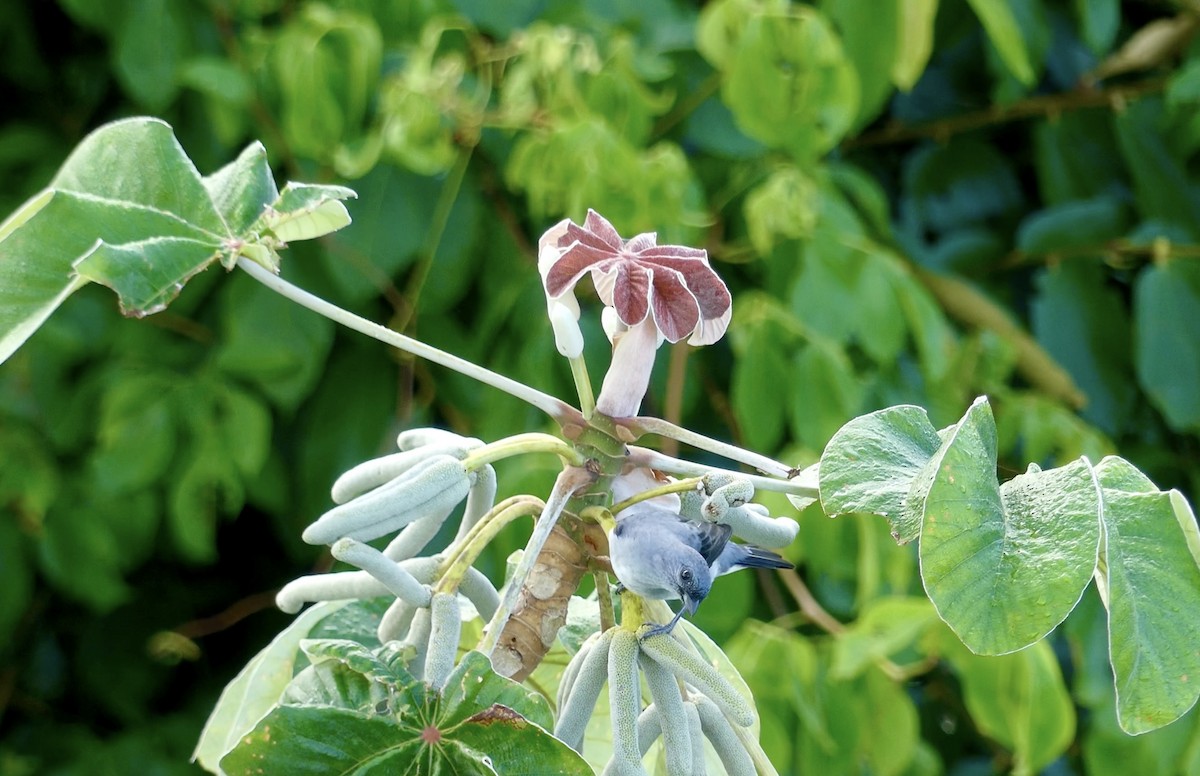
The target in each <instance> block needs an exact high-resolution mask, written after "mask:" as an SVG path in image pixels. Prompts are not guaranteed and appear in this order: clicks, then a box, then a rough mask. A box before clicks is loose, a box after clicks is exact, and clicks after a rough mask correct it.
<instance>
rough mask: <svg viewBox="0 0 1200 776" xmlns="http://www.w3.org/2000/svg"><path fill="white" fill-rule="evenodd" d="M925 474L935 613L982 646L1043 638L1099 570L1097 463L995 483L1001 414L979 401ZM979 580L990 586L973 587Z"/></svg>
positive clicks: (928, 568) (1001, 647)
mask: <svg viewBox="0 0 1200 776" xmlns="http://www.w3.org/2000/svg"><path fill="white" fill-rule="evenodd" d="M926 472H928V473H929V474H930V475H931V478H930V480H929V484H928V486H927V487H928V489H927V490H926V491H925V492H924V498H923V499H922V502H923V512H924V516H923V520H922V524H921V545H920V549H921V577H922V579H923V580H924V582H925V590H926V592H928V593H929V597H930V599H931V600H932V601H933V603H934V606H936V607H937V610H938V614H939V616H941V617H942V619H944V620H945V621H946V622H947V624H949V625H950V627H951V628H952V629H953V630H954V632H955V633H956V634H957V635H958V636H959V638H961V639H962V640H963V643H964V644H966V645H967V646H968V647H970V649H971V650H972V651H974V652H977V653H979V654H992V655H995V654H1004V653H1007V652H1012V651H1014V650H1018V649H1021V648H1023V647H1025V646H1027V645H1029V644H1032V643H1033V642H1035V641H1037V640H1039V639H1041V638H1042V637H1044V636H1045V635H1046V634H1048V633H1049V632H1050V631H1051V630H1052V629H1053V628H1054V626H1056V625H1058V623H1060V622H1062V621H1063V620H1064V619H1065V618H1066V616H1067V615H1068V614H1069V613H1070V611H1071V609H1073V608H1074V607H1075V604H1076V603H1077V602H1078V601H1079V598H1080V596H1081V595H1083V589H1084V587H1086V585H1087V583H1088V581H1089V580H1090V579H1091V577H1092V572H1093V571H1094V570H1095V568H1096V557H1097V550H1098V546H1099V542H1100V509H1101V498H1100V487H1099V483H1098V482H1097V481H1096V478H1095V476H1094V474H1093V473H1092V467H1091V466H1090V465H1089V464H1088V462H1087V461H1085V460H1084V461H1076V462H1075V463H1073V464H1069V465H1067V466H1064V467H1062V468H1058V469H1050V470H1048V471H1044V472H1043V471H1040V470H1038V469H1037V468H1036V467H1034V466H1032V465H1031V466H1030V470H1029V471H1027V472H1026V473H1025V474H1021V475H1018V476H1017V477H1014V478H1013V479H1012V480H1009V481H1008V482H1006V483H1004V484H1003V485H1000V486H998V485H997V483H996V427H995V422H994V421H993V420H992V414H991V408H990V407H989V405H988V403H987V401H986V399H979V400H976V402H975V403H974V404H973V405H972V406H971V408H970V409H969V410H968V411H967V414H966V415H965V416H964V417H963V419H962V420H961V421H960V422H959V424H958V425H957V426H956V427H955V428H954V429H953V431H951V432H950V433H949V435H948V436H947V438H946V441H945V443H944V444H943V446H942V448H941V450H940V451H939V452H938V454H937V455H936V456H935V457H934V458H933V459H932V460H931V461H930V462H929V464H928V465H927V467H926ZM918 508H920V507H918ZM981 585H983V586H984V587H986V588H987V589H988V590H990V591H992V592H991V594H989V595H987V596H978V595H975V594H974V593H973V592H972V591H977V590H978V589H979V588H980V586H981Z"/></svg>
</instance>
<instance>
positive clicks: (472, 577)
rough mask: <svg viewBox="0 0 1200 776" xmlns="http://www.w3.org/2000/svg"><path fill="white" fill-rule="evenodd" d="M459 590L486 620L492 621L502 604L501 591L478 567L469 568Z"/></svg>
mask: <svg viewBox="0 0 1200 776" xmlns="http://www.w3.org/2000/svg"><path fill="white" fill-rule="evenodd" d="M458 592H460V593H462V594H463V596H465V597H466V599H467V600H468V601H470V602H471V605H472V606H474V607H475V611H477V612H479V616H480V617H481V618H483V621H484V622H490V621H491V619H492V617H494V616H495V614H496V609H498V608H499V606H500V593H498V592H497V591H496V586H495V585H493V584H492V581H491V580H490V579H488V578H487V577H485V576H484V575H483V572H482V571H480V570H479V569H477V568H474V567H472V568H469V569H467V573H466V574H465V575H464V576H463V578H462V582H460V583H459V585H458Z"/></svg>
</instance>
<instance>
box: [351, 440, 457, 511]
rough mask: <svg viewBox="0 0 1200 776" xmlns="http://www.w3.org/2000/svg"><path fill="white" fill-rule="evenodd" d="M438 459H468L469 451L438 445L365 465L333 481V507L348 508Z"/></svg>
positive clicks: (396, 454)
mask: <svg viewBox="0 0 1200 776" xmlns="http://www.w3.org/2000/svg"><path fill="white" fill-rule="evenodd" d="M439 455H448V456H451V457H452V458H457V459H459V460H462V459H463V458H466V457H467V450H466V449H464V448H463V447H462V446H461V445H436V446H432V447H422V448H418V449H416V450H409V451H407V452H403V453H392V454H391V455H385V456H383V457H382V458H373V459H371V460H370V461H363V462H362V463H360V464H358V465H357V466H355V467H354V468H352V469H348V470H346V471H345V472H344V473H343V474H342V475H341V476H340V477H338V478H337V480H335V481H334V483H333V487H332V488H331V489H330V496H331V497H332V498H333V503H335V504H345V503H346V502H348V501H350V500H351V499H355V498H358V497H359V496H361V495H363V494H364V493H367V492H369V491H372V490H374V489H375V488H378V487H380V486H381V485H384V484H386V483H388V482H391V481H392V480H394V479H396V478H397V477H399V476H400V475H402V474H404V473H405V472H408V471H409V470H411V469H413V468H414V467H416V466H417V465H418V464H419V463H421V462H422V461H425V460H428V459H430V458H433V457H435V456H439Z"/></svg>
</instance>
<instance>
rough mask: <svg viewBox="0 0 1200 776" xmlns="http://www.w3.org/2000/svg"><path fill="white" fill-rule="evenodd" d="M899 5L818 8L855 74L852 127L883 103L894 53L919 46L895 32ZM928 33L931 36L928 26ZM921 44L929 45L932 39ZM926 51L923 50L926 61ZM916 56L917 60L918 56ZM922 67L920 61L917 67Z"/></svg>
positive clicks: (854, 0) (835, 0)
mask: <svg viewBox="0 0 1200 776" xmlns="http://www.w3.org/2000/svg"><path fill="white" fill-rule="evenodd" d="M903 5H905V3H904V2H903V0H882V2H880V1H879V0H825V2H823V3H822V4H821V9H822V10H823V11H825V13H827V14H829V18H830V19H831V20H832V21H833V22H834V24H836V25H837V27H838V32H839V33H840V34H841V40H842V46H843V47H844V48H845V51H846V57H847V59H849V60H850V62H851V64H853V65H854V70H855V72H856V73H857V74H858V83H859V86H860V100H859V106H858V115H857V116H856V117H855V120H854V124H855V126H859V127H861V126H863V125H865V124H867V123H868V122H869V121H870V120H871V119H873V118H874V117H875V116H876V115H878V113H879V111H880V109H882V108H883V106H884V104H885V103H886V102H887V98H888V96H889V95H890V94H891V91H892V81H891V78H890V76H891V71H892V69H893V68H894V67H895V64H894V63H895V61H896V59H897V54H898V52H899V51H905V50H906V49H907V48H908V47H909V46H910V45H912V43H916V44H917V45H916V47H917V48H918V49H919V48H920V46H921V41H920V40H919V39H918V40H915V41H909V40H906V39H904V38H903V37H902V35H901V34H900V33H899V31H898V27H899V25H900V19H901V14H902V13H903V9H902V6H903ZM930 21H932V18H931V19H930ZM929 31H930V32H931V33H932V31H933V29H932V26H931V27H930V30H929ZM925 43H926V44H929V43H932V37H929V38H927V39H926V40H925ZM929 51H930V49H929V48H928V47H926V49H925V56H926V57H928V55H929ZM916 55H917V56H920V52H919V51H918V52H916ZM924 64H925V63H924V62H923V61H922V62H921V63H920V66H921V67H924ZM910 86H911V84H910Z"/></svg>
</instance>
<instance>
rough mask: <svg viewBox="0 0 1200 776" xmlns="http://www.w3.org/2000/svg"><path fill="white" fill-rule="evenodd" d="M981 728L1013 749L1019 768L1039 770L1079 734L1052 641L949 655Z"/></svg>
mask: <svg viewBox="0 0 1200 776" xmlns="http://www.w3.org/2000/svg"><path fill="white" fill-rule="evenodd" d="M948 657H949V658H950V661H951V663H952V664H953V665H954V668H955V670H956V671H957V673H958V675H959V677H960V679H961V681H962V685H963V700H964V701H965V703H966V706H967V710H968V711H969V712H970V713H971V719H972V720H973V721H974V723H975V724H976V725H977V726H978V727H979V731H980V732H981V733H983V734H984V735H986V736H988V737H989V738H992V739H994V740H996V741H997V742H999V743H1000V744H1001V745H1003V746H1004V747H1006V748H1008V749H1010V750H1012V752H1013V759H1014V763H1013V766H1014V773H1040V772H1041V771H1042V769H1043V768H1044V767H1046V766H1047V765H1049V764H1050V763H1051V762H1052V761H1054V760H1055V759H1057V758H1058V757H1059V756H1060V755H1062V754H1063V753H1064V752H1065V751H1066V750H1067V747H1068V746H1070V744H1071V740H1072V739H1073V738H1074V736H1075V707H1074V706H1073V705H1072V703H1071V698H1070V695H1068V693H1067V688H1066V686H1065V685H1064V684H1063V678H1062V671H1061V670H1060V669H1059V666H1058V660H1057V659H1056V658H1055V656H1054V651H1053V650H1052V649H1051V648H1050V644H1049V643H1048V642H1045V641H1041V642H1038V643H1037V644H1034V645H1033V646H1032V647H1030V648H1029V649H1024V650H1021V651H1020V652H1015V653H1013V654H1011V655H1003V656H1000V657H978V656H967V655H965V654H960V655H958V656H954V655H953V653H951V655H949V656H948Z"/></svg>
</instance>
